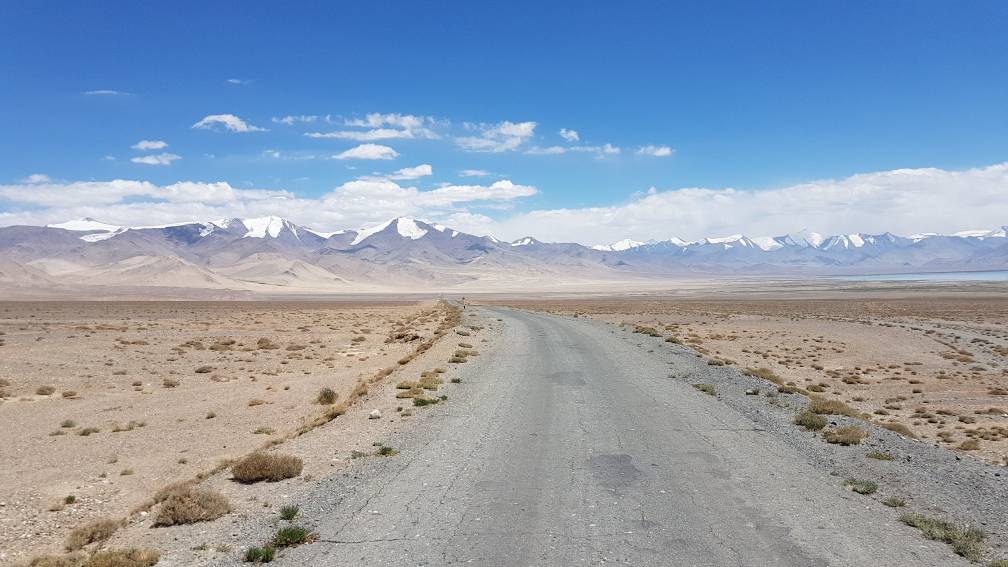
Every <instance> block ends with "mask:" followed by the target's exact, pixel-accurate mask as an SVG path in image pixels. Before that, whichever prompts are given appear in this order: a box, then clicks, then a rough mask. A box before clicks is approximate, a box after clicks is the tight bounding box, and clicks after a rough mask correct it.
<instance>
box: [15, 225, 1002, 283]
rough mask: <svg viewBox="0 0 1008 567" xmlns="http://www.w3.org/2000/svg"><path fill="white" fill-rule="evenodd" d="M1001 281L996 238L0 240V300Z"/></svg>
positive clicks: (116, 234)
mask: <svg viewBox="0 0 1008 567" xmlns="http://www.w3.org/2000/svg"><path fill="white" fill-rule="evenodd" d="M1002 269H1008V227H1001V228H999V229H995V230H982V231H969V232H962V233H956V234H951V235H940V234H917V235H913V236H906V237H904V236H897V235H894V234H891V233H888V232H887V233H882V234H862V233H858V234H846V235H833V236H823V235H820V234H817V233H814V232H809V231H800V232H796V233H793V234H787V235H783V236H776V237H752V238H751V237H748V236H745V235H741V234H739V235H733V236H729V237H721V238H705V239H703V240H700V241H693V242H687V241H684V240H681V239H678V238H670V239H667V240H663V241H651V242H637V241H634V240H630V239H626V240H621V241H619V242H615V243H612V244H607V245H595V246H585V245H583V244H577V243H547V242H542V241H539V240H537V239H535V238H534V237H531V236H528V237H524V238H520V239H518V240H515V241H513V242H504V241H501V240H498V239H496V238H493V237H492V236H475V235H472V234H466V233H463V232H460V231H457V230H453V229H451V228H448V227H445V226H443V225H440V224H436V223H428V222H423V221H420V220H416V219H412V218H406V217H400V218H395V219H392V220H389V221H387V222H385V223H382V224H380V225H378V226H375V227H371V228H367V229H361V230H341V231H336V232H323V231H317V230H312V229H310V228H306V227H302V226H299V225H297V224H295V223H293V222H290V221H289V220H287V219H284V218H280V217H262V218H249V219H240V218H231V219H222V220H217V221H213V222H194V223H182V224H172V225H163V226H145V227H125V226H117V225H111V224H106V223H102V222H99V221H96V220H94V219H79V220H73V221H68V222H64V223H59V224H51V225H47V226H8V227H2V228H0V289H3V290H7V292H8V293H12V294H13V295H30V294H31V292H35V291H46V290H48V291H51V292H59V293H67V294H74V293H76V294H80V293H81V292H84V293H86V292H87V290H102V291H103V292H107V291H108V290H109V289H113V290H114V289H119V290H130V292H131V293H134V294H136V293H141V294H142V293H145V292H144V291H143V290H148V291H149V292H150V293H157V292H158V291H159V290H161V291H164V290H203V291H206V292H209V291H214V290H216V291H220V292H244V293H253V294H254V293H266V294H271V293H275V294H281V293H286V292H303V293H333V292H354V293H366V292H401V291H433V290H457V291H465V290H471V291H479V290H516V291H517V290H550V289H566V288H570V287H572V286H578V285H591V286H596V287H609V288H614V287H619V286H621V285H624V284H628V285H629V284H642V283H647V284H660V282H661V281H663V280H664V281H668V280H669V279H682V278H700V277H740V276H779V277H813V276H823V275H856V274H870V273H900V272H903V273H907V272H925V271H979V270H1002Z"/></svg>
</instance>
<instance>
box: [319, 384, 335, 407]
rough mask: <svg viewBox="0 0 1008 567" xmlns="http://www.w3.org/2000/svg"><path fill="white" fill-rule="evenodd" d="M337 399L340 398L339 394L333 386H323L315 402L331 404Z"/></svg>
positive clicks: (325, 404)
mask: <svg viewBox="0 0 1008 567" xmlns="http://www.w3.org/2000/svg"><path fill="white" fill-rule="evenodd" d="M337 399H339V394H337V393H336V392H335V391H333V389H332V388H322V389H321V390H319V393H318V397H317V398H315V403H318V404H322V405H324V406H331V405H333V404H335V403H336V400H337Z"/></svg>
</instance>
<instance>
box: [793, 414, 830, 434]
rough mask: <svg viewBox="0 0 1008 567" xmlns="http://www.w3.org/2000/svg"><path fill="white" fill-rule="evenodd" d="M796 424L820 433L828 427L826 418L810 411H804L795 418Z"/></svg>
mask: <svg viewBox="0 0 1008 567" xmlns="http://www.w3.org/2000/svg"><path fill="white" fill-rule="evenodd" d="M794 423H795V425H800V426H802V427H804V428H805V429H807V430H809V431H819V430H821V429H822V428H824V427H826V418H825V417H823V416H821V415H819V414H815V413H812V412H810V411H803V412H801V413H799V414H798V415H796V416H795V418H794Z"/></svg>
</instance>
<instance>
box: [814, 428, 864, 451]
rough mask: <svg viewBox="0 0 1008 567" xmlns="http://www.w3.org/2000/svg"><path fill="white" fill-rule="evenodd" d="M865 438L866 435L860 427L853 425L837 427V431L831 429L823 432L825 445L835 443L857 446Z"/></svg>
mask: <svg viewBox="0 0 1008 567" xmlns="http://www.w3.org/2000/svg"><path fill="white" fill-rule="evenodd" d="M865 437H867V434H866V433H865V432H864V431H863V430H862V429H861V428H860V427H855V426H853V425H848V426H846V427H838V428H837V429H831V430H829V431H824V432H823V438H824V439H826V442H827V443H835V444H838V445H844V446H847V445H858V444H860V443H861V441H863V440H864V438H865Z"/></svg>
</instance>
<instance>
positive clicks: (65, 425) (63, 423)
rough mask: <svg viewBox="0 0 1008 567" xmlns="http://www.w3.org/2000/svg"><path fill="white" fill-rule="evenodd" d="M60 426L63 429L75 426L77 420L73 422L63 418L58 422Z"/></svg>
mask: <svg viewBox="0 0 1008 567" xmlns="http://www.w3.org/2000/svg"><path fill="white" fill-rule="evenodd" d="M60 427H63V428H65V429H70V428H73V427H77V422H75V421H74V420H72V419H64V420H63V421H61V422H60Z"/></svg>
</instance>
